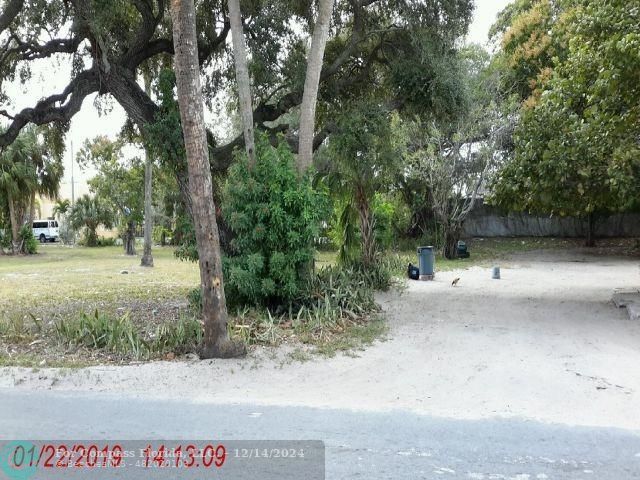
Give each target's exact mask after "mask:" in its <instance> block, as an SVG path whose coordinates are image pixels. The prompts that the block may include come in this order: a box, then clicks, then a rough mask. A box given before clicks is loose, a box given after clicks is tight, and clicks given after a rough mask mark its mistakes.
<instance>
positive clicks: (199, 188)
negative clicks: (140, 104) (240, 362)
mask: <svg viewBox="0 0 640 480" xmlns="http://www.w3.org/2000/svg"><path fill="white" fill-rule="evenodd" d="M171 18H172V20H173V41H174V47H175V56H174V68H175V72H176V86H177V91H178V104H179V106H180V117H181V120H182V130H183V135H184V143H185V150H186V153H187V166H188V172H189V190H190V193H191V201H192V208H193V223H194V227H195V232H196V244H197V248H198V256H199V260H198V263H199V266H200V284H201V289H202V315H203V320H204V337H203V344H202V346H201V348H200V356H201V357H202V358H212V357H222V358H229V357H237V356H241V355H244V354H245V353H246V349H245V347H244V345H241V344H236V343H234V342H232V341H231V340H230V339H229V334H228V332H227V320H228V318H227V304H226V299H225V295H224V283H223V278H222V260H221V258H220V239H219V236H218V225H217V223H216V217H215V213H216V206H215V203H214V201H213V188H212V180H211V168H210V165H209V158H208V149H207V138H206V132H205V127H204V108H203V105H202V87H201V85H200V69H199V66H198V44H197V37H196V15H195V7H194V3H193V0H171Z"/></svg>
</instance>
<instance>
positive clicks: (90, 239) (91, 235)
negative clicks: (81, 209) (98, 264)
mask: <svg viewBox="0 0 640 480" xmlns="http://www.w3.org/2000/svg"><path fill="white" fill-rule="evenodd" d="M86 228H87V247H96V246H97V245H98V234H97V233H96V229H97V228H98V227H93V228H90V227H86Z"/></svg>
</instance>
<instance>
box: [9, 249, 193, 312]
mask: <svg viewBox="0 0 640 480" xmlns="http://www.w3.org/2000/svg"><path fill="white" fill-rule="evenodd" d="M153 257H154V263H155V267H154V268H143V267H140V266H139V265H140V257H139V256H136V257H129V256H126V255H124V253H123V251H122V247H100V248H84V247H75V248H71V247H65V246H62V245H44V246H41V247H40V249H39V253H38V254H37V255H31V256H16V257H12V256H2V257H0V312H3V313H7V312H10V311H15V310H20V311H25V310H29V309H31V308H37V309H40V308H47V309H51V310H54V311H57V310H59V309H60V308H63V307H64V306H65V304H87V305H88V306H93V305H105V306H109V305H116V304H118V303H120V302H126V301H131V300H168V299H176V298H184V297H185V295H186V294H187V292H188V291H189V290H190V289H193V288H194V287H195V286H197V284H198V282H199V274H198V267H197V265H196V264H195V263H189V262H181V261H179V260H177V259H176V258H175V257H174V256H173V249H171V248H159V247H157V248H154V250H153ZM125 270H126V271H127V272H128V273H127V274H123V273H121V272H122V271H125Z"/></svg>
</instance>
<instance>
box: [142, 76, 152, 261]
mask: <svg viewBox="0 0 640 480" xmlns="http://www.w3.org/2000/svg"><path fill="white" fill-rule="evenodd" d="M144 90H145V93H146V94H147V95H151V78H150V76H149V75H148V74H146V75H145V76H144ZM144 153H145V156H144V160H145V162H144V248H143V253H142V259H141V260H140V266H141V267H153V255H152V254H151V243H152V235H153V203H152V199H153V159H152V158H151V154H150V153H149V149H148V148H146V147H145V149H144Z"/></svg>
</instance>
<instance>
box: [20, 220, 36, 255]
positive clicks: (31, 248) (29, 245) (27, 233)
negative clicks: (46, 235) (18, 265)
mask: <svg viewBox="0 0 640 480" xmlns="http://www.w3.org/2000/svg"><path fill="white" fill-rule="evenodd" d="M20 242H21V244H22V253H25V254H27V255H33V254H34V253H38V240H36V237H34V236H33V230H32V229H31V226H30V225H24V226H23V227H22V228H21V229H20Z"/></svg>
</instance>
